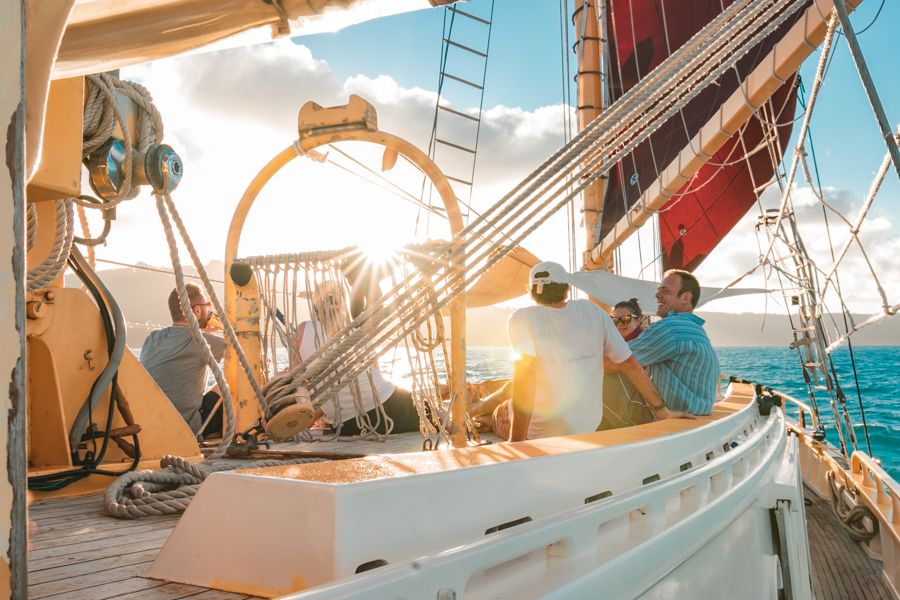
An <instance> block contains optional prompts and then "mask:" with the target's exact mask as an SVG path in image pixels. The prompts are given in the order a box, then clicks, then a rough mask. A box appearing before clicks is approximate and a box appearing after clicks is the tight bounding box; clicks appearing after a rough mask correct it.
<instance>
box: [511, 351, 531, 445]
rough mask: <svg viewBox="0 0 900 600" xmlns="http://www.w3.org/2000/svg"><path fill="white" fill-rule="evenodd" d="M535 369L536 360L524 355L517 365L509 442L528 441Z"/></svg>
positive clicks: (513, 383) (514, 377)
mask: <svg viewBox="0 0 900 600" xmlns="http://www.w3.org/2000/svg"><path fill="white" fill-rule="evenodd" d="M534 367H535V358H534V357H533V356H529V355H527V354H523V355H522V356H521V358H519V359H518V360H517V361H516V363H515V371H514V375H513V382H512V409H513V410H512V423H511V425H510V434H509V441H511V442H519V441H522V440H526V439H528V426H529V425H530V424H531V413H532V411H533V410H534Z"/></svg>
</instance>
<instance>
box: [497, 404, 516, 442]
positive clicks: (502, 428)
mask: <svg viewBox="0 0 900 600" xmlns="http://www.w3.org/2000/svg"><path fill="white" fill-rule="evenodd" d="M511 412H512V401H511V400H504V401H503V402H501V403H500V404H498V405H497V408H495V409H494V415H493V416H494V419H493V429H494V434H495V435H496V436H497V437H498V438H500V440H501V441H506V440H508V439H509V427H510V424H511V423H512V421H511V419H510V416H509V415H510V413H511Z"/></svg>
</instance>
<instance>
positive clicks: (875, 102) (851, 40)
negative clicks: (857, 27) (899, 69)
mask: <svg viewBox="0 0 900 600" xmlns="http://www.w3.org/2000/svg"><path fill="white" fill-rule="evenodd" d="M834 10H835V12H836V14H837V18H838V20H840V22H841V27H842V28H843V30H844V37H845V38H846V39H847V47H848V48H849V49H850V56H852V57H853V62H854V64H855V65H856V71H857V73H859V78H860V80H861V81H862V84H863V89H864V90H865V92H866V96H867V97H868V99H869V104H870V105H871V107H872V112H873V113H875V122H876V123H877V124H878V128H879V129H880V130H881V137H882V138H883V140H884V143H885V144H886V145H887V148H888V152H889V153H890V155H891V162H892V163H893V164H894V170H895V171H896V172H897V176H898V177H900V147H898V145H897V143H896V142H895V141H894V132H893V130H892V129H891V125H890V123H889V122H888V119H887V114H886V113H885V112H884V105H883V104H882V103H881V99H880V98H879V97H878V90H877V89H876V88H875V83H874V82H873V81H872V76H871V74H870V73H869V67H868V66H867V65H866V59H865V57H864V56H863V53H862V48H860V46H859V40H857V39H856V34H855V33H854V32H853V26H852V24H851V23H850V15H848V14H847V7H845V6H844V4H843V2H835V3H834Z"/></svg>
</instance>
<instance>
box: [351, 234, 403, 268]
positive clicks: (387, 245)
mask: <svg viewBox="0 0 900 600" xmlns="http://www.w3.org/2000/svg"><path fill="white" fill-rule="evenodd" d="M358 245H359V249H360V250H362V253H363V257H364V258H365V260H366V262H369V263H372V264H376V265H383V264H385V263H388V262H390V261H391V259H393V258H394V257H396V256H397V249H398V248H399V245H398V244H397V241H396V240H395V239H391V237H390V236H378V237H371V238H368V239H367V240H364V241H360V242H359V244H358Z"/></svg>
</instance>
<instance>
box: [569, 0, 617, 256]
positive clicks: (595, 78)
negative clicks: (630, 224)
mask: <svg viewBox="0 0 900 600" xmlns="http://www.w3.org/2000/svg"><path fill="white" fill-rule="evenodd" d="M599 1H602V0H575V10H574V12H573V13H572V21H573V22H574V24H575V36H576V40H577V41H576V42H575V54H576V56H577V58H578V75H577V76H576V78H575V79H576V82H577V84H578V107H577V114H578V130H579V131H581V130H582V129H584V128H585V127H586V126H587V124H588V123H590V122H591V121H593V120H594V119H596V118H597V117H599V116H600V113H601V112H602V111H603V77H602V73H601V71H600V55H601V51H602V48H601V45H600V37H601V36H600V19H599V18H598V12H597V3H598V2H599ZM605 190H606V179H605V178H603V177H601V178H599V179H597V181H595V182H594V183H592V184H591V185H590V186H589V187H588V188H587V189H585V190H584V192H583V196H582V197H583V205H584V207H583V208H582V213H583V216H584V230H585V235H586V239H585V253H584V266H585V268H586V269H588V270H594V269H606V268H609V264H610V263H609V261H600V262H594V260H593V258H592V257H591V250H592V249H593V248H594V246H596V245H597V241H598V239H597V236H598V232H599V227H600V215H601V213H602V212H603V194H604V192H605Z"/></svg>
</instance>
